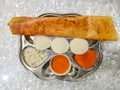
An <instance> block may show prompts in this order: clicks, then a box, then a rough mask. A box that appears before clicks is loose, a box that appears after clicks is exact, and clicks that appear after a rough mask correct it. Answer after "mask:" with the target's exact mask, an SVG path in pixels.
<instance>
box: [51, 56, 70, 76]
mask: <svg viewBox="0 0 120 90" xmlns="http://www.w3.org/2000/svg"><path fill="white" fill-rule="evenodd" d="M51 68H52V70H53V71H54V72H56V73H58V74H64V73H66V72H67V71H68V70H69V68H70V61H69V60H68V58H67V57H66V56H64V55H57V56H55V57H54V58H53V59H52V62H51Z"/></svg>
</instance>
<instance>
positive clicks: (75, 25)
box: [8, 16, 118, 40]
mask: <svg viewBox="0 0 120 90" xmlns="http://www.w3.org/2000/svg"><path fill="white" fill-rule="evenodd" d="M8 25H9V27H10V29H11V32H12V34H18V35H47V36H61V37H71V38H85V39H92V40H117V39H118V37H117V34H116V30H115V27H114V23H113V21H112V18H111V17H109V16H75V17H14V18H12V19H11V21H10V22H9V23H8Z"/></svg>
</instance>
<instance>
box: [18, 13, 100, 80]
mask: <svg viewBox="0 0 120 90" xmlns="http://www.w3.org/2000/svg"><path fill="white" fill-rule="evenodd" d="M77 15H79V14H73V13H72V14H54V13H46V14H42V15H40V17H51V16H52V17H53V16H55V17H58V16H59V17H66V16H70V17H71V16H72V17H74V16H77ZM33 38H34V36H23V35H22V36H20V44H21V46H20V60H21V62H22V64H23V65H24V67H25V68H27V69H28V70H30V71H31V72H33V73H34V74H35V75H36V76H37V77H39V78H40V79H45V80H52V79H59V80H66V81H78V80H80V79H81V78H83V77H85V76H87V75H89V74H91V73H93V72H94V71H96V70H97V69H98V68H99V66H100V64H101V62H102V51H101V45H100V41H94V40H88V43H89V49H94V50H96V52H97V54H98V58H97V62H96V64H95V65H94V66H93V67H92V68H90V69H87V70H85V69H83V68H81V67H80V66H79V65H77V63H76V62H75V61H74V58H73V56H74V54H73V53H72V52H71V51H68V52H66V53H65V54H66V55H67V56H68V57H69V58H70V60H71V62H72V67H71V70H70V72H69V73H68V74H67V75H65V76H56V75H54V74H53V73H52V71H51V70H50V69H49V61H50V59H51V58H52V57H53V56H55V55H56V54H55V53H54V52H53V51H52V50H51V49H47V50H46V51H47V52H48V54H49V57H48V59H47V60H46V61H45V62H44V63H42V64H41V65H40V66H39V67H36V68H31V67H29V66H28V65H27V64H26V63H25V60H24V55H23V50H24V48H26V47H27V46H33V47H34V45H33ZM54 38H55V37H51V39H54ZM66 39H67V40H68V42H70V41H71V40H72V38H66Z"/></svg>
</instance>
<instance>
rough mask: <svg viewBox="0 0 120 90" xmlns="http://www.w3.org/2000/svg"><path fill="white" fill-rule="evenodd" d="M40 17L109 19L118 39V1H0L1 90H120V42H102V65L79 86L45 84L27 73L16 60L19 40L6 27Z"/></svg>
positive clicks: (65, 83) (71, 84)
mask: <svg viewBox="0 0 120 90" xmlns="http://www.w3.org/2000/svg"><path fill="white" fill-rule="evenodd" d="M43 13H78V14H81V15H109V16H111V17H112V18H113V21H114V23H115V27H116V30H117V33H118V37H120V17H119V16H120V0H0V90H120V39H119V40H118V41H104V42H102V48H103V62H102V64H101V66H100V68H99V69H98V70H97V71H96V72H95V73H93V74H91V75H89V76H88V77H85V78H83V79H81V80H80V81H78V82H66V81H59V80H52V81H44V80H41V79H38V78H37V77H36V76H34V75H33V74H32V73H31V72H30V71H28V70H26V69H25V68H24V67H23V66H22V64H21V63H20V60H19V46H20V43H19V36H13V35H11V33H10V30H9V28H8V26H7V23H8V21H9V20H10V19H11V18H12V17H14V16H38V15H40V14H43Z"/></svg>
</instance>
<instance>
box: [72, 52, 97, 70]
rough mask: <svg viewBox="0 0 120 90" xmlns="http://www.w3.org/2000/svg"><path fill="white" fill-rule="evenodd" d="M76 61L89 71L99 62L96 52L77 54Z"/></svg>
mask: <svg viewBox="0 0 120 90" xmlns="http://www.w3.org/2000/svg"><path fill="white" fill-rule="evenodd" d="M74 59H75V61H76V62H77V63H78V65H80V66H81V67H82V68H84V69H89V68H91V67H92V66H94V65H95V63H96V61H97V52H96V51H95V50H89V51H87V52H86V53H85V54H81V55H80V54H76V55H75V56H74Z"/></svg>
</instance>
